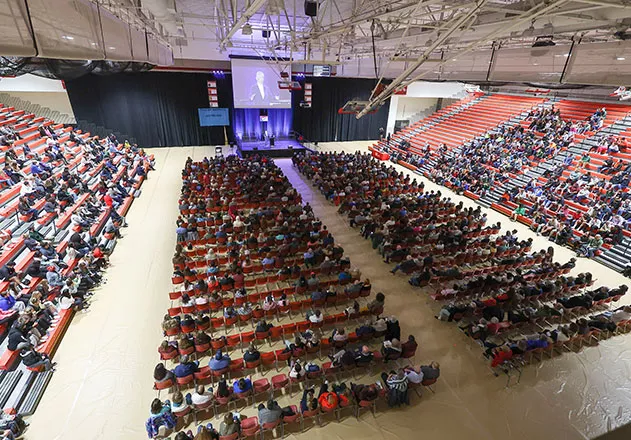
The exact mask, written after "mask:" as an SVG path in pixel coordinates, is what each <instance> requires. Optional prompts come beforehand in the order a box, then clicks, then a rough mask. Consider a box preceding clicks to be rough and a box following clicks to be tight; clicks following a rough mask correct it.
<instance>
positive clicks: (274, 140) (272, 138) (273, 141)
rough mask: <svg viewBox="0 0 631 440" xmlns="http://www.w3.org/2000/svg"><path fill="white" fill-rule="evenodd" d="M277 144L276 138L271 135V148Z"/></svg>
mask: <svg viewBox="0 0 631 440" xmlns="http://www.w3.org/2000/svg"><path fill="white" fill-rule="evenodd" d="M275 142H276V136H274V135H271V136H270V137H269V146H270V147H273V146H274V143H275Z"/></svg>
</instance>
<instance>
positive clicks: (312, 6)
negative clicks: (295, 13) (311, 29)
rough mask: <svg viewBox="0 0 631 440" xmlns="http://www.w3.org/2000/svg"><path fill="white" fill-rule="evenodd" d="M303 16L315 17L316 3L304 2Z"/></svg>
mask: <svg viewBox="0 0 631 440" xmlns="http://www.w3.org/2000/svg"><path fill="white" fill-rule="evenodd" d="M305 15H306V16H308V17H316V16H317V15H318V2H317V1H311V0H305Z"/></svg>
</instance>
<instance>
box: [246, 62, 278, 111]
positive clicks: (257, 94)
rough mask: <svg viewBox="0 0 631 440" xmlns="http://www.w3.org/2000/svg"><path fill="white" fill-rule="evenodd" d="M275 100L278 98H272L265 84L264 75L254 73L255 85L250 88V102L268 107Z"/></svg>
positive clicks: (259, 72)
mask: <svg viewBox="0 0 631 440" xmlns="http://www.w3.org/2000/svg"><path fill="white" fill-rule="evenodd" d="M275 99H278V96H275V97H272V92H271V91H270V88H269V87H267V85H266V84H265V74H264V73H263V72H261V71H260V70H259V71H258V72H256V84H253V85H252V87H250V102H252V103H253V104H261V105H268V104H269V103H270V102H272V100H275Z"/></svg>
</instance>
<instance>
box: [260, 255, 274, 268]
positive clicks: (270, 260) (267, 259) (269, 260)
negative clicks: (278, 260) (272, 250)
mask: <svg viewBox="0 0 631 440" xmlns="http://www.w3.org/2000/svg"><path fill="white" fill-rule="evenodd" d="M261 263H262V264H263V267H265V266H267V265H273V264H274V257H272V256H271V254H268V255H267V256H266V257H265V258H263V261H261Z"/></svg>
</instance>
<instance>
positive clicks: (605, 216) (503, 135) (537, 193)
mask: <svg viewBox="0 0 631 440" xmlns="http://www.w3.org/2000/svg"><path fill="white" fill-rule="evenodd" d="M606 117H607V110H606V109H605V108H600V109H598V110H597V111H595V112H594V113H593V114H592V115H590V116H589V117H587V118H586V120H584V121H570V120H567V121H566V120H563V119H562V118H561V112H560V110H559V109H555V108H554V106H552V108H550V109H543V108H542V109H536V110H532V111H531V112H530V113H529V114H528V115H527V117H526V120H525V121H524V122H523V123H521V125H520V124H505V125H500V126H499V127H497V129H495V130H493V131H491V132H488V133H487V134H486V135H485V136H484V137H480V138H476V139H473V140H472V141H470V142H468V143H465V144H463V146H462V148H461V151H458V153H457V154H454V152H450V151H449V150H448V149H447V147H446V146H444V145H442V146H439V148H438V151H437V155H436V157H434V158H432V156H431V150H430V148H429V145H426V146H425V148H424V149H422V151H421V153H420V154H415V153H412V152H410V151H407V150H406V149H405V146H403V147H404V149H403V150H402V151H405V152H406V154H402V153H400V151H395V150H393V151H391V155H392V160H393V161H394V162H397V161H399V160H403V161H404V162H406V163H408V164H410V165H411V166H414V167H420V166H422V165H423V164H426V163H428V164H430V170H429V174H428V177H429V178H431V179H432V180H434V181H436V182H437V183H439V184H442V185H445V186H448V187H450V188H452V189H454V190H455V191H457V192H460V191H467V192H468V193H469V194H473V195H475V197H478V196H484V195H485V194H486V193H487V192H488V191H489V190H490V189H491V188H493V187H497V185H501V184H503V183H508V182H511V181H513V180H514V179H515V177H516V175H517V174H520V173H522V172H523V171H524V170H525V169H527V168H528V167H531V166H534V165H537V164H538V163H539V162H541V161H548V163H551V164H552V165H553V166H552V167H551V168H549V169H547V170H546V171H545V172H544V174H543V177H540V178H539V179H532V180H531V181H530V182H529V183H528V185H526V186H525V187H523V188H521V187H519V186H515V187H512V188H510V189H509V190H507V191H506V192H505V194H504V195H503V197H502V201H503V204H504V205H508V206H510V208H511V209H512V210H513V211H512V217H513V218H514V219H516V220H520V221H524V222H526V223H528V224H529V225H530V226H531V227H532V228H533V230H535V231H537V232H539V231H538V230H540V229H543V230H544V231H546V232H547V233H549V232H550V231H556V232H555V233H554V234H553V235H552V236H551V237H550V239H551V240H553V241H555V242H557V243H558V244H560V245H564V246H568V247H570V248H572V249H574V250H576V251H577V253H578V255H579V256H585V257H593V256H594V255H596V254H597V253H598V252H599V249H600V248H601V247H602V246H603V245H604V246H605V247H610V246H612V245H616V244H620V243H621V242H622V240H623V235H624V231H625V230H626V229H628V226H629V224H628V220H629V218H630V217H631V209H630V206H631V205H630V204H629V203H630V202H629V200H628V194H627V192H626V188H627V186H628V184H629V180H630V179H631V177H630V174H629V173H631V165H629V164H628V163H626V160H625V159H623V158H621V157H617V156H616V157H614V156H612V155H616V154H617V153H619V152H621V151H624V150H625V149H626V145H627V143H626V141H625V140H624V138H622V137H617V136H614V135H602V136H600V137H599V138H598V140H597V145H594V146H593V147H592V148H591V149H592V150H594V151H596V153H597V154H598V155H605V156H601V157H602V159H599V160H598V165H590V161H591V156H592V153H590V152H585V153H584V154H583V155H582V156H580V157H579V156H577V157H576V158H575V157H574V156H573V155H571V154H569V155H567V156H566V159H565V160H564V161H558V162H556V163H555V158H556V156H557V153H558V152H559V151H562V150H566V149H567V148H570V147H572V146H573V142H574V137H575V136H576V135H583V136H584V135H586V134H587V135H593V134H598V130H600V129H601V128H602V127H603V123H604V120H605V118H606ZM502 212H504V211H503V210H502Z"/></svg>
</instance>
